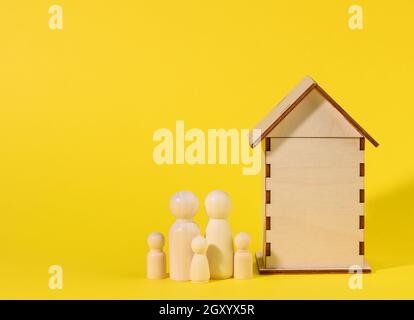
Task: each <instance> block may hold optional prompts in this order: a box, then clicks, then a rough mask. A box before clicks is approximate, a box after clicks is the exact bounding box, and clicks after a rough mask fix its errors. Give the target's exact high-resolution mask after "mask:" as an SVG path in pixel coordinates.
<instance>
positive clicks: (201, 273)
mask: <svg viewBox="0 0 414 320" xmlns="http://www.w3.org/2000/svg"><path fill="white" fill-rule="evenodd" d="M191 248H192V249H193V252H194V255H193V259H192V261H191V269H190V279H191V281H192V282H193V283H205V282H208V280H210V268H209V266H208V260H207V255H206V251H207V241H206V239H205V238H204V237H202V236H197V237H195V238H194V239H193V241H191Z"/></svg>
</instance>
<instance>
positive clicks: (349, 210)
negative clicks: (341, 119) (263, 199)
mask: <svg viewBox="0 0 414 320" xmlns="http://www.w3.org/2000/svg"><path fill="white" fill-rule="evenodd" d="M271 150H272V151H271V152H267V153H266V163H268V164H271V167H272V172H273V174H272V176H271V177H270V178H267V179H265V180H266V190H269V191H271V193H270V203H268V204H267V205H266V216H269V217H271V221H272V229H271V230H268V231H266V242H268V243H271V244H272V248H274V249H273V250H274V251H272V252H271V255H270V256H267V257H266V258H265V266H266V267H267V268H278V269H304V268H311V269H320V268H327V267H330V268H332V267H334V268H347V267H349V266H350V265H353V264H356V265H361V264H362V263H363V257H362V256H360V255H359V251H358V243H359V242H361V241H363V237H364V235H363V230H361V229H360V220H359V216H361V215H363V213H364V210H363V203H360V199H359V190H360V189H363V186H364V178H363V177H360V163H362V162H364V152H363V151H361V150H360V149H359V138H352V139H350V138H346V139H335V138H287V139H284V138H272V139H271Z"/></svg>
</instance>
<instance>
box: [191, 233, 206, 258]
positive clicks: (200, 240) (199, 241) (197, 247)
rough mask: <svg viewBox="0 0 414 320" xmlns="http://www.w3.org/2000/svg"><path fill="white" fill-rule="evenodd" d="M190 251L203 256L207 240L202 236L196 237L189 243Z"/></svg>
mask: <svg viewBox="0 0 414 320" xmlns="http://www.w3.org/2000/svg"><path fill="white" fill-rule="evenodd" d="M191 249H193V252H194V253H197V254H204V253H206V251H207V240H206V239H205V238H204V237H202V236H197V237H195V238H193V240H192V241H191Z"/></svg>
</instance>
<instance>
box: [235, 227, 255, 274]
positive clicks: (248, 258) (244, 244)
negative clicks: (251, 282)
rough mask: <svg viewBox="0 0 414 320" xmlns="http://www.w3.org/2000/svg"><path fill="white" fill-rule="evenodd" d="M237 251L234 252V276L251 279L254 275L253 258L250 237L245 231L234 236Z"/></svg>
mask: <svg viewBox="0 0 414 320" xmlns="http://www.w3.org/2000/svg"><path fill="white" fill-rule="evenodd" d="M234 243H235V245H236V253H235V254H234V278H235V279H240V280H244V279H251V278H252V277H253V258H252V254H251V252H250V251H249V247H250V237H249V235H248V234H247V233H245V232H240V233H239V234H237V235H236V237H235V238H234Z"/></svg>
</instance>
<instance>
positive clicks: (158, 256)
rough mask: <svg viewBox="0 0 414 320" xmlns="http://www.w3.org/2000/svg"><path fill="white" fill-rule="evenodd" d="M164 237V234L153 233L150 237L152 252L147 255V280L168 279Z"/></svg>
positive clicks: (149, 242)
mask: <svg viewBox="0 0 414 320" xmlns="http://www.w3.org/2000/svg"><path fill="white" fill-rule="evenodd" d="M164 242H165V241H164V236H163V235H162V233H159V232H153V233H151V234H150V235H149V236H148V245H149V247H150V251H149V252H148V254H147V278H148V279H153V280H156V279H162V278H165V277H166V262H165V253H164V252H163V250H162V248H163V247H164Z"/></svg>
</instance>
